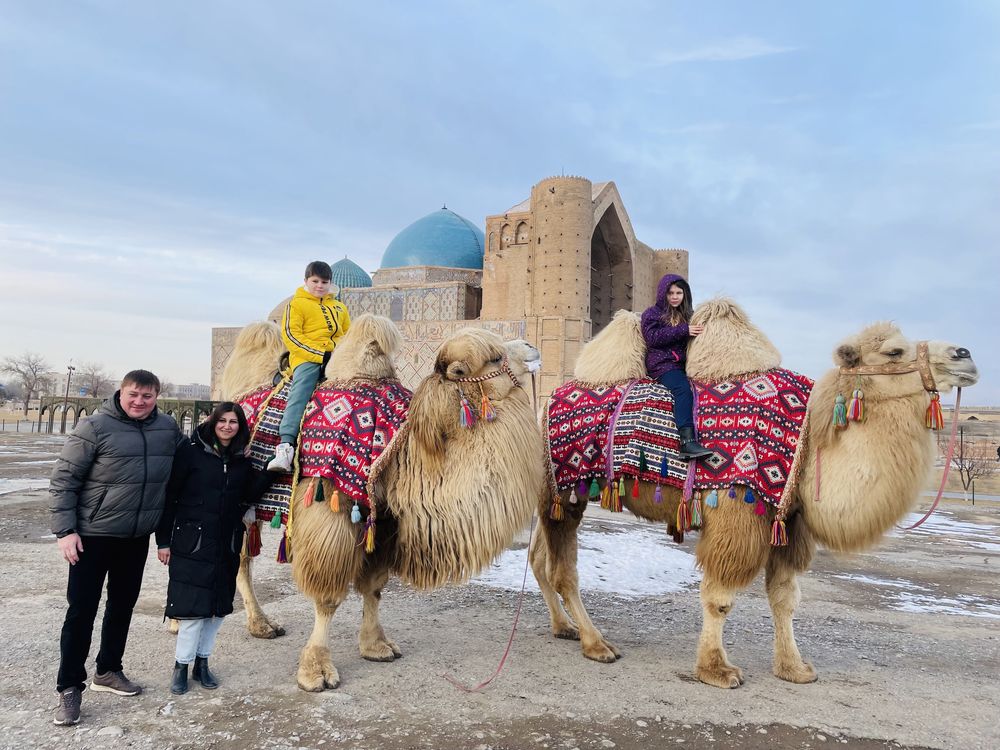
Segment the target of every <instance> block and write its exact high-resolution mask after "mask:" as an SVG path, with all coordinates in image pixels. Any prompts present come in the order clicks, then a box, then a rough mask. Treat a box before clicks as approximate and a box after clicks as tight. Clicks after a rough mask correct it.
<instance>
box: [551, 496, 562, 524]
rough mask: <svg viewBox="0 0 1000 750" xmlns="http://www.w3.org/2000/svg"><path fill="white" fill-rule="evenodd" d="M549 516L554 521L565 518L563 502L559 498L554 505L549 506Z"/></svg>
mask: <svg viewBox="0 0 1000 750" xmlns="http://www.w3.org/2000/svg"><path fill="white" fill-rule="evenodd" d="M549 518H551V519H552V520H553V521H561V520H563V507H562V503H561V502H559V500H558V499H557V500H555V501H553V503H552V507H550V508H549Z"/></svg>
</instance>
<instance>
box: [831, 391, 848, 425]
mask: <svg viewBox="0 0 1000 750" xmlns="http://www.w3.org/2000/svg"><path fill="white" fill-rule="evenodd" d="M833 426H834V427H836V428H837V429H838V430H842V429H844V428H845V427H847V407H846V406H845V405H844V396H843V394H840V393H838V394H837V398H836V400H835V401H834V404H833Z"/></svg>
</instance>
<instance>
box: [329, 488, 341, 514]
mask: <svg viewBox="0 0 1000 750" xmlns="http://www.w3.org/2000/svg"><path fill="white" fill-rule="evenodd" d="M330 510H332V511H333V512H334V513H340V493H339V492H337V490H334V491H333V494H332V495H331V496H330Z"/></svg>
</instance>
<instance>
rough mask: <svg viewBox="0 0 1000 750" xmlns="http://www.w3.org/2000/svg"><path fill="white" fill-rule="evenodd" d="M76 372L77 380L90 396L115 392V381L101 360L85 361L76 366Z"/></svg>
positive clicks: (107, 394)
mask: <svg viewBox="0 0 1000 750" xmlns="http://www.w3.org/2000/svg"><path fill="white" fill-rule="evenodd" d="M76 372H77V376H76V378H77V382H78V383H79V384H80V387H81V388H83V389H84V390H86V392H87V395H88V396H94V397H100V396H110V395H111V394H112V393H114V390H115V381H114V380H112V379H111V376H110V375H109V374H108V372H107V370H105V369H104V365H102V364H100V363H99V362H84V363H83V364H82V365H80V366H79V367H77V368H76Z"/></svg>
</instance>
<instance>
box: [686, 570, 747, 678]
mask: <svg viewBox="0 0 1000 750" xmlns="http://www.w3.org/2000/svg"><path fill="white" fill-rule="evenodd" d="M701 609H702V617H703V619H702V624H701V637H700V638H699V639H698V661H697V664H696V665H695V676H696V677H697V678H698V679H699V680H701V681H702V682H704V683H706V684H708V685H715V686H716V687H721V688H736V687H739V686H740V685H742V684H743V672H742V670H740V668H739V667H737V666H734V665H733V664H731V663H730V661H729V657H728V656H727V655H726V649H725V647H723V645H722V629H723V627H724V626H725V624H726V617H727V616H728V615H729V613H730V612H731V611H732V609H733V589H730V588H728V587H726V586H723V585H722V583H721V582H719V581H718V580H717V579H715V578H713V577H712V576H710V575H709V573H707V572H706V573H705V575H704V576H702V579H701Z"/></svg>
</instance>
